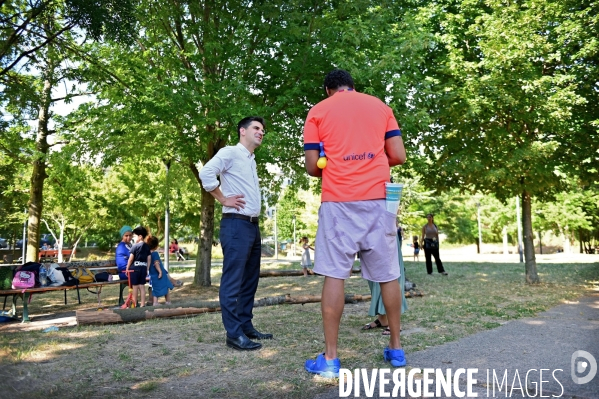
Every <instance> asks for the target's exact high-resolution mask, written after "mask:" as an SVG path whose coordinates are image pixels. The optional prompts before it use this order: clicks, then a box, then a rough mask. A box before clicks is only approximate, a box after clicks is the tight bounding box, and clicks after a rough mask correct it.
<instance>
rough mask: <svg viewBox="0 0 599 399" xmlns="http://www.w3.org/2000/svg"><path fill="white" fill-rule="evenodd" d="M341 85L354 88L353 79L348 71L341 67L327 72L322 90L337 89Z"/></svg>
mask: <svg viewBox="0 0 599 399" xmlns="http://www.w3.org/2000/svg"><path fill="white" fill-rule="evenodd" d="M341 86H348V87H349V88H351V89H353V88H354V79H353V78H352V77H351V75H350V74H349V72H347V71H344V70H343V69H335V70H333V71H331V72H329V73H328V74H327V76H325V78H324V91H325V92H326V91H327V89H337V88H339V87H341Z"/></svg>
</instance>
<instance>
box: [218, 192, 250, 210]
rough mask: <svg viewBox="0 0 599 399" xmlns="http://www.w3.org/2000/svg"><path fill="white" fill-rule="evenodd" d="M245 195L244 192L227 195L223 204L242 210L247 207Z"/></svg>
mask: <svg viewBox="0 0 599 399" xmlns="http://www.w3.org/2000/svg"><path fill="white" fill-rule="evenodd" d="M243 197H244V195H243V194H236V195H231V196H230V197H226V198H225V199H224V201H223V202H222V204H223V206H227V207H229V208H235V209H237V210H240V209H243V208H245V200H244V199H243Z"/></svg>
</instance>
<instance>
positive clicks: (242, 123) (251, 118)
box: [237, 116, 266, 139]
mask: <svg viewBox="0 0 599 399" xmlns="http://www.w3.org/2000/svg"><path fill="white" fill-rule="evenodd" d="M252 122H260V123H261V124H262V127H266V123H265V122H264V118H262V117H261V116H246V117H245V118H243V119H242V120H240V121H239V123H238V124H237V138H238V139H240V138H241V129H242V128H243V129H247V128H248V127H249V126H250V125H251V124H252Z"/></svg>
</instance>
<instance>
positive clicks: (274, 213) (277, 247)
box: [273, 206, 279, 259]
mask: <svg viewBox="0 0 599 399" xmlns="http://www.w3.org/2000/svg"><path fill="white" fill-rule="evenodd" d="M273 219H274V222H275V259H279V240H278V238H277V207H276V206H275V209H274V210H273Z"/></svg>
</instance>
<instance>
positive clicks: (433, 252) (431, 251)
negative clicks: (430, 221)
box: [424, 245, 445, 274]
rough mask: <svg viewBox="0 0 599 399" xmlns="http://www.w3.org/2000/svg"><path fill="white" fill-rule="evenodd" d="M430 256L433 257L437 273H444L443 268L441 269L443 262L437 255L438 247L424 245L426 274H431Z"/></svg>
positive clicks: (431, 263)
mask: <svg viewBox="0 0 599 399" xmlns="http://www.w3.org/2000/svg"><path fill="white" fill-rule="evenodd" d="M431 256H433V257H434V258H435V264H436V265H437V271H438V272H439V273H445V269H443V262H441V258H440V257H439V248H426V245H425V247H424V258H425V259H426V272H427V273H428V274H433V262H432V260H431Z"/></svg>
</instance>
